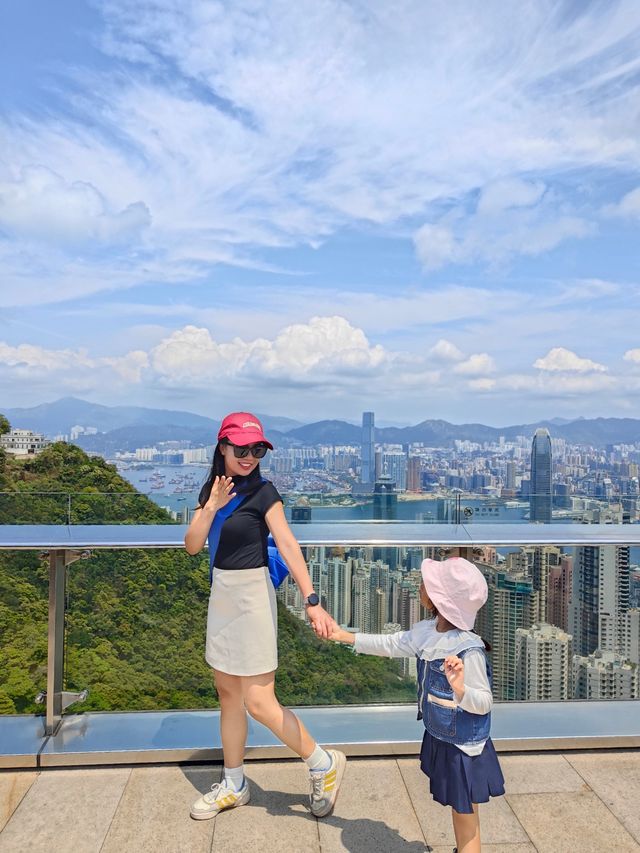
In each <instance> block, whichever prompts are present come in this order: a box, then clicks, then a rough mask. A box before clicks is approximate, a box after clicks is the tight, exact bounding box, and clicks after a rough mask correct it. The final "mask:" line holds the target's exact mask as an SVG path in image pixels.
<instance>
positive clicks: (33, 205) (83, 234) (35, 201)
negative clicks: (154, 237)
mask: <svg viewBox="0 0 640 853" xmlns="http://www.w3.org/2000/svg"><path fill="white" fill-rule="evenodd" d="M150 223H151V216H150V214H149V210H148V208H147V206H146V205H145V204H144V203H143V202H141V201H136V202H132V203H130V204H128V205H127V206H126V207H125V208H124V209H122V210H120V211H113V210H110V209H109V205H108V204H107V201H106V199H105V198H104V196H102V195H101V194H100V192H98V190H97V189H96V188H95V187H94V186H92V185H91V184H90V183H86V182H84V181H74V182H72V183H67V182H66V181H65V180H64V179H63V178H62V177H61V176H60V175H57V174H55V173H54V172H52V171H51V169H48V168H46V167H45V166H40V165H36V166H33V165H32V166H25V167H23V168H22V170H21V171H20V174H19V175H18V176H17V177H16V178H15V179H14V180H5V181H0V228H2V229H6V230H7V231H8V232H9V233H10V234H11V235H13V236H14V237H18V238H27V239H38V240H45V241H52V242H55V243H63V244H66V243H78V242H80V243H86V242H88V241H94V240H97V241H99V242H100V243H114V242H121V241H125V242H129V241H131V240H136V239H138V238H139V236H140V233H141V231H143V230H144V229H145V228H147V227H148V226H149V225H150Z"/></svg>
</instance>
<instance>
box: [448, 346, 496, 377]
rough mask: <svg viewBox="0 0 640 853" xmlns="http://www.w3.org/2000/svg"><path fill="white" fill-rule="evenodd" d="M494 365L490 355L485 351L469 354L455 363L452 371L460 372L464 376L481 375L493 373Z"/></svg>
mask: <svg viewBox="0 0 640 853" xmlns="http://www.w3.org/2000/svg"><path fill="white" fill-rule="evenodd" d="M495 369H496V365H495V362H494V360H493V359H492V358H491V356H490V355H489V354H488V353H486V352H481V353H477V354H476V355H471V356H469V358H467V359H466V360H465V361H462V362H460V364H456V366H455V367H454V368H453V372H454V373H461V374H462V375H464V376H483V375H484V374H486V373H493V372H494V371H495Z"/></svg>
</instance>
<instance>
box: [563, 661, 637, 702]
mask: <svg viewBox="0 0 640 853" xmlns="http://www.w3.org/2000/svg"><path fill="white" fill-rule="evenodd" d="M573 682H574V697H575V698H576V699H637V698H638V667H637V666H635V664H632V663H631V662H630V661H628V660H625V658H624V657H622V656H621V655H619V654H616V653H615V652H609V651H604V652H603V651H599V650H598V651H597V652H594V653H593V654H591V655H585V656H581V655H576V656H575V657H574V658H573Z"/></svg>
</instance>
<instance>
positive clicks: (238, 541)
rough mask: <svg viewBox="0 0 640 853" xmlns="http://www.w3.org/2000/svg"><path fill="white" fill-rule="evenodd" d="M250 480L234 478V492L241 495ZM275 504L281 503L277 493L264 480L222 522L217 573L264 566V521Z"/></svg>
mask: <svg viewBox="0 0 640 853" xmlns="http://www.w3.org/2000/svg"><path fill="white" fill-rule="evenodd" d="M250 478H251V479H253V478H252V475H251V474H249V476H248V477H234V478H233V482H234V491H237V492H238V493H240V492H242V491H243V486H244V482H243V481H246V480H249V479H250ZM247 485H249V484H247ZM278 501H280V502H283V501H282V498H281V497H280V494H279V492H278V490H277V489H276V487H275V486H274V485H273V483H272V482H270V481H269V480H267V481H266V482H265V483H261V484H260V485H258V487H257V488H256V489H255V491H252V493H251V494H250V495H249V497H247V498H245V499H244V501H243V502H242V503H241V504H240V506H239V507H238V508H237V509H236V510H235V511H234V512H233V513H232V514H231V515H230V516H229V518H227V519H226V520H225V521H224V522H223V524H222V530H221V531H220V542H219V543H218V550H217V551H216V559H215V564H214V565H215V567H216V568H217V569H256V568H258V566H266V565H267V560H268V555H267V536H268V535H269V528H268V526H267V522H266V521H265V518H264V517H265V515H266V514H267V512H268V511H269V510H270V509H271V507H272V506H273V505H274V504H275V503H277V502H278Z"/></svg>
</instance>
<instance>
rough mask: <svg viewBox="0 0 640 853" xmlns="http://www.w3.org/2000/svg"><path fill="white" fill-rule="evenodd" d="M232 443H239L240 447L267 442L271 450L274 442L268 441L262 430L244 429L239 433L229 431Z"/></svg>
mask: <svg viewBox="0 0 640 853" xmlns="http://www.w3.org/2000/svg"><path fill="white" fill-rule="evenodd" d="M226 437H227V438H228V439H229V441H230V442H231V443H232V444H237V445H238V447H246V446H247V444H266V445H267V447H268V448H269V450H273V444H271V442H270V441H268V440H267V439H266V438H265V437H264V436H263V435H262V433H261V432H249V430H246V429H243V430H242V432H239V433H237V434H235V433H229V435H227V436H226Z"/></svg>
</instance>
